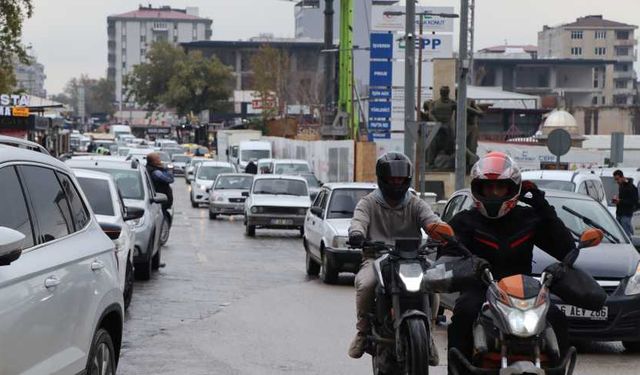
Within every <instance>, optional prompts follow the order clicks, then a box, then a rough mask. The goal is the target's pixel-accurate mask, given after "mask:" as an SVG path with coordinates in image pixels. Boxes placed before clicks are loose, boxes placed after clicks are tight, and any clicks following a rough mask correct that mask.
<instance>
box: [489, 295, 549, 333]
mask: <svg viewBox="0 0 640 375" xmlns="http://www.w3.org/2000/svg"><path fill="white" fill-rule="evenodd" d="M497 306H498V309H499V310H500V311H501V312H502V314H503V315H504V316H505V317H506V318H507V325H508V326H509V331H511V334H512V335H514V336H518V337H530V336H533V335H535V334H537V333H538V331H539V330H540V329H541V328H542V327H541V326H542V323H543V322H544V319H545V317H546V315H547V308H548V305H546V304H544V305H541V306H538V307H536V308H534V309H529V310H520V309H518V308H515V307H511V306H507V305H505V304H504V303H502V302H498V303H497Z"/></svg>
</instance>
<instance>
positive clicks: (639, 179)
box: [594, 168, 640, 231]
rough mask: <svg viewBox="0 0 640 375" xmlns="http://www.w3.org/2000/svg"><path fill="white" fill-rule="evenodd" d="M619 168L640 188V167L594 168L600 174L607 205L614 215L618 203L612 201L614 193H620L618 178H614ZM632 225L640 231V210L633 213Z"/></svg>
mask: <svg viewBox="0 0 640 375" xmlns="http://www.w3.org/2000/svg"><path fill="white" fill-rule="evenodd" d="M617 169H620V170H621V171H622V173H623V174H624V176H625V177H626V178H627V179H629V180H630V181H631V183H632V184H634V185H635V186H636V188H640V171H639V170H638V169H640V168H600V169H594V171H595V173H596V174H597V175H598V176H600V180H602V184H603V185H604V192H605V195H606V200H607V203H606V206H607V208H608V209H609V212H611V214H612V215H613V216H614V217H615V216H616V205H615V204H614V203H613V202H612V200H613V196H614V195H618V192H619V186H618V184H617V183H616V180H614V179H613V172H614V171H616V170H617ZM631 225H632V227H633V229H634V230H635V231H640V211H636V212H634V213H633V218H632V219H631Z"/></svg>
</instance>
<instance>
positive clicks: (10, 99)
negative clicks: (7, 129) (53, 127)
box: [0, 94, 29, 117]
mask: <svg viewBox="0 0 640 375" xmlns="http://www.w3.org/2000/svg"><path fill="white" fill-rule="evenodd" d="M28 106H29V95H17V94H0V116H15V117H29V108H26V107H28Z"/></svg>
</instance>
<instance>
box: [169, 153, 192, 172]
mask: <svg viewBox="0 0 640 375" xmlns="http://www.w3.org/2000/svg"><path fill="white" fill-rule="evenodd" d="M190 161H191V156H189V155H185V154H175V155H172V156H171V162H172V163H173V173H174V174H175V175H176V176H184V175H186V170H187V165H189V162H190Z"/></svg>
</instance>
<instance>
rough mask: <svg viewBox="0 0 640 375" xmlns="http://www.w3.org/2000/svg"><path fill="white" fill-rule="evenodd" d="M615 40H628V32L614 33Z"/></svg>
mask: <svg viewBox="0 0 640 375" xmlns="http://www.w3.org/2000/svg"><path fill="white" fill-rule="evenodd" d="M616 39H618V40H627V39H629V32H628V31H616Z"/></svg>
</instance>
